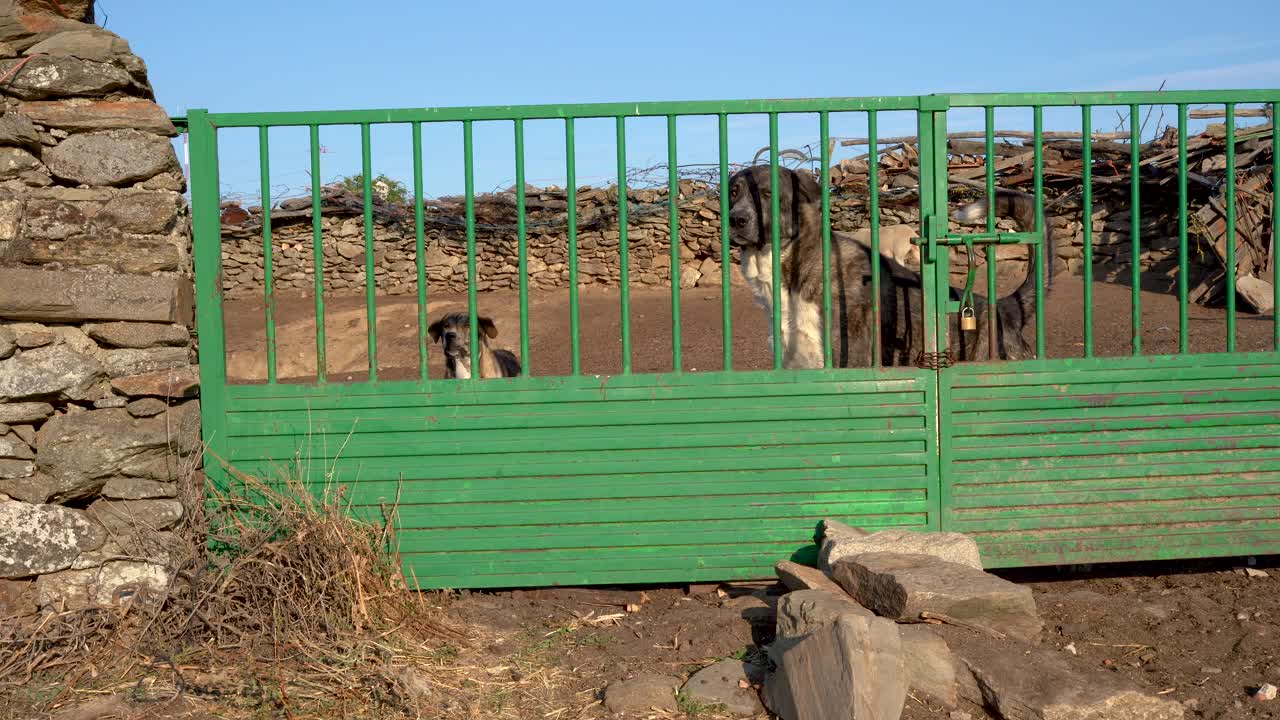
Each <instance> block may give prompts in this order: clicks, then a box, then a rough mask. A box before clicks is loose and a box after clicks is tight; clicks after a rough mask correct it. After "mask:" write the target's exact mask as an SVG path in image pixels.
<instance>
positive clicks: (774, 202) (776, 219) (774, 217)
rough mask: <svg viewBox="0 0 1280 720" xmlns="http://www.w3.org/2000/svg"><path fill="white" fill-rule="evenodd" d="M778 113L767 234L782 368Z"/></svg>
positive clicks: (772, 131)
mask: <svg viewBox="0 0 1280 720" xmlns="http://www.w3.org/2000/svg"><path fill="white" fill-rule="evenodd" d="M779 185H780V183H779V182H778V113H776V112H771V113H769V234H770V235H771V236H772V240H771V242H772V247H771V249H772V253H771V260H770V262H771V264H772V276H773V318H772V320H773V369H774V370H781V369H782V303H781V298H782V228H781V227H780V226H779V223H780V221H781V220H780V219H781V215H782V211H781V210H780V209H779V207H778V190H779Z"/></svg>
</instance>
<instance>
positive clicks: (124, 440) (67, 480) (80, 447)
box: [36, 402, 200, 500]
mask: <svg viewBox="0 0 1280 720" xmlns="http://www.w3.org/2000/svg"><path fill="white" fill-rule="evenodd" d="M199 442H200V409H199V403H194V402H193V403H186V404H184V405H178V406H175V407H174V408H172V409H171V410H170V411H168V412H166V413H164V414H163V415H159V416H156V417H151V418H145V419H139V418H134V417H132V416H130V415H129V413H128V411H127V410H125V409H123V408H111V409H106V410H91V411H89V412H83V413H77V414H75V415H62V416H59V417H56V418H53V419H52V420H50V421H49V422H47V423H45V424H44V426H43V427H42V428H40V431H39V433H37V435H36V458H37V463H38V466H39V469H40V471H41V472H42V473H44V474H46V475H48V476H50V477H51V478H53V479H54V480H55V481H56V482H57V490H56V492H55V497H56V498H57V499H58V500H67V499H71V498H80V497H87V496H90V495H93V494H94V493H97V492H98V491H99V490H101V489H102V487H103V486H104V485H105V484H106V483H107V482H108V481H109V480H110V479H112V478H116V477H120V476H131V477H140V478H144V479H151V480H160V481H166V482H167V481H172V480H174V479H176V478H177V477H178V476H179V474H180V473H181V471H182V464H183V462H182V460H181V458H183V457H185V456H189V455H191V454H193V453H195V452H197V450H198V448H199Z"/></svg>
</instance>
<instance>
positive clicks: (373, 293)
mask: <svg viewBox="0 0 1280 720" xmlns="http://www.w3.org/2000/svg"><path fill="white" fill-rule="evenodd" d="M369 145H370V143H369V123H360V168H361V172H362V178H361V183H360V184H361V186H362V189H363V195H362V197H363V199H364V306H365V314H366V316H367V320H366V322H367V323H368V331H369V382H377V381H378V308H377V304H376V303H377V290H378V289H377V287H375V286H376V284H377V283H376V280H375V276H374V269H375V268H374V263H373V153H372V151H371V149H370V147H369ZM472 347H475V346H474V345H473V346H472Z"/></svg>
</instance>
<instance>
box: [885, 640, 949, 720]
mask: <svg viewBox="0 0 1280 720" xmlns="http://www.w3.org/2000/svg"><path fill="white" fill-rule="evenodd" d="M898 636H899V637H900V638H901V639H902V666H903V669H904V670H905V672H906V674H907V687H909V688H910V689H911V690H912V691H914V692H917V693H920V694H922V695H925V696H927V697H929V698H932V699H933V701H934V702H937V703H940V704H942V705H944V706H946V707H955V706H956V704H957V703H958V702H959V686H958V684H957V680H956V664H955V662H956V661H955V657H954V656H952V654H951V648H950V647H948V646H947V641H946V640H943V639H942V636H940V635H938V634H937V633H935V632H933V630H931V629H930V628H929V627H928V626H926V625H899V626H898Z"/></svg>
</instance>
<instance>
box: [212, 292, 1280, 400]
mask: <svg viewBox="0 0 1280 720" xmlns="http://www.w3.org/2000/svg"><path fill="white" fill-rule="evenodd" d="M1092 303H1093V308H1094V312H1093V332H1094V339H1093V342H1094V353H1095V354H1096V355H1099V356H1119V355H1128V354H1130V353H1131V345H1130V338H1131V328H1130V317H1131V314H1130V309H1131V307H1132V298H1131V290H1130V288H1128V287H1125V286H1122V285H1113V284H1107V283H1094V285H1093V297H1092ZM1141 304H1142V350H1143V353H1144V354H1167V353H1176V352H1177V351H1178V302H1177V298H1176V297H1175V296H1171V295H1168V294H1166V293H1162V292H1155V291H1151V290H1144V291H1143V292H1142V294H1141ZM478 306H479V310H480V313H481V314H483V315H488V316H490V317H492V318H493V319H494V321H495V322H496V323H497V326H498V330H499V336H498V338H497V339H495V340H494V341H493V342H494V344H495V346H497V347H506V348H509V349H512V350H514V351H517V354H519V353H518V351H519V346H520V340H519V338H520V334H519V327H520V323H519V317H520V315H519V298H518V295H517V294H516V293H513V292H507V291H503V292H494V293H481V294H480V298H479V302H478ZM466 307H467V305H466V297H465V296H459V295H443V294H432V295H430V296H429V300H428V303H427V309H428V313H427V316H428V322H430V321H431V320H434V319H435V318H438V317H440V315H442V314H443V313H445V312H450V311H457V310H465V309H466ZM568 307H569V302H568V291H559V292H554V293H537V294H532V295H531V297H530V302H529V357H528V358H522V361H524V362H527V363H528V364H529V366H530V373H531V374H533V375H567V374H569V372H570V353H569V342H570V341H569V338H570V322H569V310H568ZM579 307H580V310H579V317H580V327H579V333H578V335H579V339H580V357H581V367H582V372H583V373H584V374H612V373H617V372H619V371H620V370H621V357H622V352H621V348H622V344H621V343H622V341H621V335H622V327H621V319H620V313H619V305H618V292H617V291H616V290H613V289H609V290H606V289H598V288H586V289H583V290H582V291H581V294H580V304H579ZM1083 307H1084V284H1083V283H1082V281H1081V279H1080V278H1079V277H1075V276H1059V277H1058V278H1056V279H1055V281H1054V285H1053V293H1052V295H1051V296H1050V298H1049V301H1048V302H1047V303H1046V321H1045V325H1046V347H1047V350H1048V356H1049V357H1051V358H1065V357H1081V356H1082V355H1083V354H1084V333H1083V328H1084V317H1083V311H1082V309H1083ZM376 308H377V325H376V329H377V335H378V366H379V372H380V377H381V378H383V379H407V378H413V377H416V376H417V375H416V374H417V369H416V368H417V364H418V340H417V338H418V320H417V312H418V309H417V301H416V299H415V298H414V297H412V296H394V297H379V298H378V299H377V300H376ZM731 308H732V318H731V326H732V330H733V332H732V343H733V366H734V368H736V369H743V370H750V369H767V368H769V367H772V364H771V363H772V354H771V353H770V351H769V349H768V346H767V344H766V342H767V341H766V340H765V339H764V338H765V337H767V335H766V334H767V328H768V325H767V321H766V318H765V316H764V313H763V312H761V311H760V309H759V307H758V306H757V305H756V304H755V301H754V300H752V298H751V296H750V293H749V292H748V291H747V289H746V288H745V287H739V286H734V287H733V289H732V292H731ZM721 312H722V306H721V295H720V291H719V289H716V288H695V289H692V290H685V291H683V292H681V300H680V331H681V343H680V345H681V354H682V356H683V357H682V362H681V367H682V368H683V369H684V370H685V371H709V370H721V369H723V367H724V361H723V353H724V351H723V345H722V332H721ZM630 315H631V339H632V340H631V342H632V369H633V371H634V372H637V373H648V372H666V371H670V370H671V369H672V361H671V293H670V291H665V290H654V289H650V288H646V289H640V288H637V289H634V290H633V291H632V293H631V313H630ZM1188 315H1189V322H1188V328H1189V331H1190V333H1189V342H1190V346H1191V350H1192V351H1193V352H1221V351H1223V350H1225V349H1226V321H1225V314H1224V313H1223V312H1222V311H1221V310H1218V309H1211V308H1203V307H1198V306H1195V305H1192V306H1191V307H1190V310H1189V313H1188ZM314 317H315V305H314V301H312V300H311V299H309V298H297V297H292V298H289V297H281V298H278V299H277V301H276V323H277V330H276V342H277V347H278V351H277V357H278V359H277V367H278V374H279V376H280V378H282V379H284V378H292V379H294V380H298V381H301V380H305V379H307V378H310V377H312V376H313V375H314V373H315V347H316V343H315V321H314V319H313V318H314ZM225 318H226V329H227V365H228V375H229V377H231V378H232V379H233V381H238V382H253V381H261V380H263V379H265V378H266V357H265V354H264V352H263V348H264V347H265V345H266V330H265V321H264V319H263V318H264V314H263V309H262V303H261V302H253V301H246V300H238V301H229V302H227V304H226V310H225ZM366 323H367V310H366V307H365V303H364V298H363V297H359V296H343V297H334V298H326V302H325V333H326V354H327V363H326V364H327V367H328V369H329V373H330V380H331V381H342V380H347V379H350V380H359V379H362V378H363V377H364V371H365V370H367V368H368V364H369V360H368V342H367V332H366V329H365V328H366ZM1271 337H1272V319H1271V317H1270V316H1261V315H1249V314H1244V313H1240V314H1239V315H1238V319H1237V322H1236V339H1237V349H1238V350H1240V351H1257V350H1267V349H1270V347H1271ZM427 352H428V357H429V358H430V359H431V362H430V372H431V377H433V378H438V377H442V376H443V365H442V364H441V363H442V360H441V357H440V352H439V349H438V346H434V347H429V348H428V351H427Z"/></svg>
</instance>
